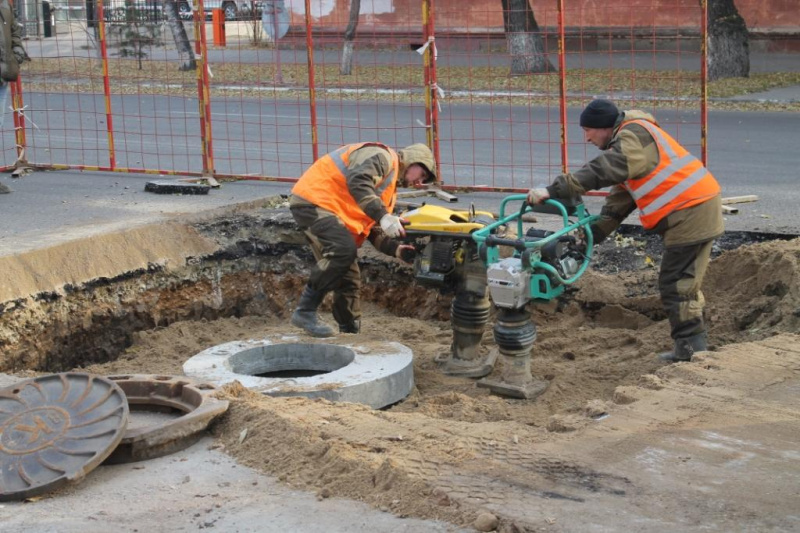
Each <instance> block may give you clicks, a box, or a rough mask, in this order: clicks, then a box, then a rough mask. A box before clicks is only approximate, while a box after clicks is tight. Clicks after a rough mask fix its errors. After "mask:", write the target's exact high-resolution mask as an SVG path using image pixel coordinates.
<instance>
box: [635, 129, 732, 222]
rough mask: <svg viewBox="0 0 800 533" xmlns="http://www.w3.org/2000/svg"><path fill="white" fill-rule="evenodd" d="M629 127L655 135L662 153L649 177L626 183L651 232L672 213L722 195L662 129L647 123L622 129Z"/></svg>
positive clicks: (696, 162) (708, 175) (696, 161)
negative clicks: (640, 127) (641, 129)
mask: <svg viewBox="0 0 800 533" xmlns="http://www.w3.org/2000/svg"><path fill="white" fill-rule="evenodd" d="M627 124H638V125H640V126H642V127H643V128H645V129H646V130H647V131H648V132H649V133H650V135H652V136H653V139H654V140H655V142H656V147H657V149H658V154H659V162H658V165H657V166H656V168H655V169H653V171H652V172H651V173H650V174H648V175H647V176H645V177H643V178H639V179H635V180H634V179H631V180H627V181H626V182H625V183H624V184H623V185H624V187H625V188H626V189H627V190H628V191H629V192H630V194H631V196H632V197H633V199H634V201H635V202H636V206H637V207H638V208H639V218H640V220H641V222H642V226H644V227H645V228H646V229H651V228H653V227H654V226H655V225H656V224H658V222H659V221H660V220H661V219H663V218H664V217H665V216H667V215H669V214H670V213H672V212H674V211H679V210H681V209H685V208H687V207H691V206H693V205H697V204H700V203H703V202H705V201H706V200H708V199H710V198H712V197H714V196H716V195H717V194H719V192H720V188H719V184H718V183H717V181H716V180H715V179H714V176H712V175H711V173H710V172H709V171H708V169H706V167H705V166H703V164H702V162H701V161H700V160H699V159H697V158H696V157H694V156H693V155H692V154H690V153H689V152H688V151H686V149H685V148H683V147H682V146H681V145H679V144H678V143H677V142H676V141H675V140H674V139H673V138H672V137H670V136H669V135H667V133H666V132H664V131H663V130H662V129H661V128H659V127H657V126H656V125H655V124H652V123H650V122H647V121H645V120H631V121H628V122H625V123H623V124H622V126H620V128H623V127H625V126H626V125H627Z"/></svg>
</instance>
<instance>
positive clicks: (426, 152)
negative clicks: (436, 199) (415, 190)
mask: <svg viewBox="0 0 800 533" xmlns="http://www.w3.org/2000/svg"><path fill="white" fill-rule="evenodd" d="M399 152H400V158H401V160H402V161H403V166H405V168H408V167H410V166H411V165H414V164H418V165H422V166H423V167H425V169H426V170H427V171H428V174H430V175H431V178H432V179H429V180H426V183H431V182H436V181H439V177H438V174H437V172H436V160H435V159H434V158H433V152H431V149H430V148H428V146H427V145H425V144H422V143H417V144H412V145H411V146H406V147H405V148H403V149H402V150H400V151H399Z"/></svg>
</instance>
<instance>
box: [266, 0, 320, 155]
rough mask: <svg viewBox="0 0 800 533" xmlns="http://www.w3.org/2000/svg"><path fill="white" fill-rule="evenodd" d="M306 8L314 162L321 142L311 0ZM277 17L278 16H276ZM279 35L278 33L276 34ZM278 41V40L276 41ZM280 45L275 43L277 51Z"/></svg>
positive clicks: (307, 0)
mask: <svg viewBox="0 0 800 533" xmlns="http://www.w3.org/2000/svg"><path fill="white" fill-rule="evenodd" d="M305 6H306V51H307V53H308V105H309V113H310V114H311V150H312V153H313V155H314V161H316V160H317V159H319V140H318V139H317V91H316V79H315V76H314V38H313V37H312V35H311V0H305ZM275 16H276V17H277V14H275ZM276 35H277V33H276ZM276 41H277V39H276ZM277 48H278V44H277V42H276V43H275V49H276V50H277Z"/></svg>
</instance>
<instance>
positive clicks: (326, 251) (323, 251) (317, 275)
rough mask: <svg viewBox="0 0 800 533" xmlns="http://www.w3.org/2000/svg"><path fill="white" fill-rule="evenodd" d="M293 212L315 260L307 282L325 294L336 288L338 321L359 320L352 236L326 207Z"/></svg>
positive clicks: (358, 285) (358, 275)
mask: <svg viewBox="0 0 800 533" xmlns="http://www.w3.org/2000/svg"><path fill="white" fill-rule="evenodd" d="M291 212H292V216H293V217H294V220H295V222H297V225H298V226H300V229H301V230H303V234H304V235H305V237H306V241H308V243H309V245H310V246H311V251H312V252H313V253H314V259H316V264H315V265H314V266H313V267H311V276H310V277H309V279H308V285H309V286H310V287H311V288H312V289H314V290H315V291H318V292H322V293H328V292H331V291H333V308H332V311H333V318H334V319H335V320H336V322H337V323H339V324H340V325H341V324H352V323H353V322H354V321H356V320H360V319H361V296H360V293H361V271H360V269H359V268H358V263H357V262H356V257H357V254H358V246H356V241H355V239H354V238H353V235H352V234H351V233H350V231H348V229H347V228H346V227H345V226H344V223H343V222H342V221H341V219H339V217H337V216H335V215H334V214H333V213H331V212H329V211H326V210H324V209H320V208H318V207H315V206H311V205H309V206H295V207H291Z"/></svg>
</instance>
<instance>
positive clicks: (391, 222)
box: [381, 213, 408, 239]
mask: <svg viewBox="0 0 800 533" xmlns="http://www.w3.org/2000/svg"><path fill="white" fill-rule="evenodd" d="M403 222H406V223H408V221H407V220H405V219H403V218H400V217H397V216H394V215H390V214H388V213H387V214H385V215H383V217H381V229H382V230H383V232H384V233H385V234H386V235H388V236H389V237H391V238H393V239H396V238H397V237H405V235H406V230H405V229H404V228H403Z"/></svg>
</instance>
